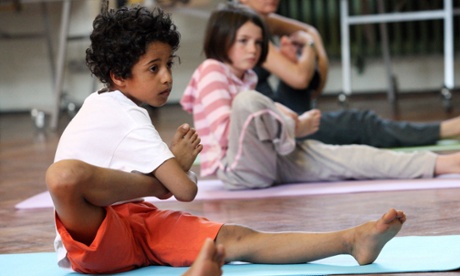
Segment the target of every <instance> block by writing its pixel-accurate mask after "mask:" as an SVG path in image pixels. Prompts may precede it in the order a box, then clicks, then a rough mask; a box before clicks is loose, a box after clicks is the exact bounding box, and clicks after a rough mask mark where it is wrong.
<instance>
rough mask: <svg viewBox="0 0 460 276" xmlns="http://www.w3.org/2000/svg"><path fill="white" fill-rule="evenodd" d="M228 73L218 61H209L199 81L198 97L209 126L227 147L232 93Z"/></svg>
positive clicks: (221, 143) (220, 142) (216, 137)
mask: <svg viewBox="0 0 460 276" xmlns="http://www.w3.org/2000/svg"><path fill="white" fill-rule="evenodd" d="M227 75H228V73H227V72H225V68H224V67H223V66H222V65H221V64H219V63H217V62H214V63H208V64H207V66H205V67H204V68H203V69H202V71H201V75H200V79H199V80H198V81H197V83H196V85H197V94H198V95H197V97H198V101H199V102H201V104H202V108H203V112H202V114H206V115H205V116H206V120H205V121H206V122H207V124H208V125H207V127H209V130H210V133H212V135H214V137H215V139H216V140H217V141H219V144H220V145H221V146H223V147H226V146H227V144H228V142H227V138H228V131H229V124H230V114H231V104H232V95H231V92H230V91H229V80H228V77H227Z"/></svg>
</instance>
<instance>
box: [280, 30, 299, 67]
mask: <svg viewBox="0 0 460 276" xmlns="http://www.w3.org/2000/svg"><path fill="white" fill-rule="evenodd" d="M279 51H280V53H282V54H283V55H284V56H285V57H287V58H288V59H289V60H290V61H292V62H297V52H298V46H297V45H295V44H294V43H293V42H292V40H291V39H290V38H289V37H288V36H282V37H281V39H280V47H279Z"/></svg>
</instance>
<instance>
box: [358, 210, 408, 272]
mask: <svg viewBox="0 0 460 276" xmlns="http://www.w3.org/2000/svg"><path fill="white" fill-rule="evenodd" d="M405 221H406V215H405V214H404V212H402V211H397V210H395V209H390V210H389V211H388V212H387V213H385V214H384V215H383V216H382V217H381V218H380V219H379V220H377V221H370V222H367V223H365V224H363V225H360V226H358V227H356V228H355V233H354V237H353V238H352V241H351V252H350V254H351V255H352V256H353V257H354V258H355V259H356V261H358V263H359V264H360V265H365V264H370V263H372V262H374V261H375V259H377V257H378V255H379V254H380V251H381V250H382V248H383V247H384V246H385V244H386V243H387V242H388V241H389V240H391V239H392V238H393V237H394V236H395V235H396V234H397V233H398V232H399V230H400V229H401V227H402V224H403V223H404V222H405Z"/></svg>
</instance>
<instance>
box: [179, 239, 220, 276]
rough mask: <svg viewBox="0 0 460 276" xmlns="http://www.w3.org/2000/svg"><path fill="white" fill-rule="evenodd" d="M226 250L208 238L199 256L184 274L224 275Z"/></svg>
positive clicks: (187, 275) (188, 275)
mask: <svg viewBox="0 0 460 276" xmlns="http://www.w3.org/2000/svg"><path fill="white" fill-rule="evenodd" d="M224 258H225V250H224V247H223V246H222V245H221V244H219V245H216V244H215V243H214V242H213V241H212V240H211V239H207V240H206V241H205V243H204V244H203V247H202V248H201V251H200V253H199V254H198V257H197V258H196V259H195V261H194V262H193V265H192V266H191V267H190V268H189V269H188V270H187V271H186V272H185V273H184V275H183V276H219V275H222V266H223V265H224V262H225V260H224Z"/></svg>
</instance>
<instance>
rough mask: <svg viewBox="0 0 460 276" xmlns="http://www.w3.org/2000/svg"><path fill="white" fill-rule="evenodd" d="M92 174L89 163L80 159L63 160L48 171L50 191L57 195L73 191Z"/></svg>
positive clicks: (47, 183) (47, 180) (47, 178)
mask: <svg viewBox="0 0 460 276" xmlns="http://www.w3.org/2000/svg"><path fill="white" fill-rule="evenodd" d="M89 175H90V168H89V165H88V164H86V163H84V162H82V161H79V160H62V161H58V162H56V163H54V164H52V165H51V166H50V167H49V168H48V170H47V171H46V185H47V187H48V191H49V192H50V193H51V194H52V195H55V196H59V195H62V194H63V193H65V194H69V193H70V194H71V193H73V192H74V191H75V190H76V189H77V188H78V186H79V185H80V183H84V182H85V178H87V177H88V176H89Z"/></svg>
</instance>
